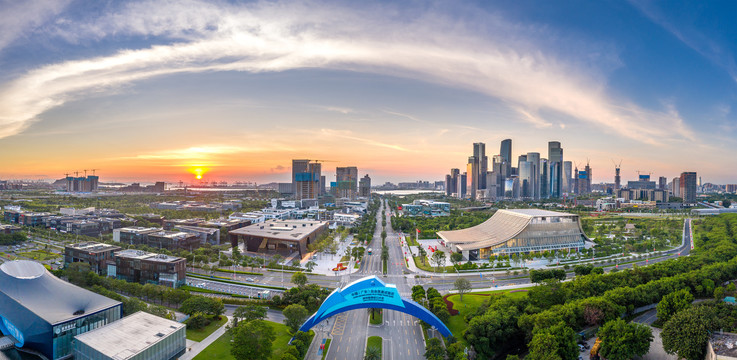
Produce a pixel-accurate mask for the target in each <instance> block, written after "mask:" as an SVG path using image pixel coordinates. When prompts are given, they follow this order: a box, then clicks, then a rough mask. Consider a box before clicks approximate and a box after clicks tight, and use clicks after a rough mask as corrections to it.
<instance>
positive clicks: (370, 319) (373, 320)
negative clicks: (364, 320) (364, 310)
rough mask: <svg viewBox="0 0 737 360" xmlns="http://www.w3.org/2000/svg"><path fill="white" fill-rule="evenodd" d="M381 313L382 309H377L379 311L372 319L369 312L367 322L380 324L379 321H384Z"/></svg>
mask: <svg viewBox="0 0 737 360" xmlns="http://www.w3.org/2000/svg"><path fill="white" fill-rule="evenodd" d="M383 313H384V311H383V310H381V309H379V311H377V312H376V314H375V315H374V318H373V319H372V318H371V313H369V323H371V325H381V323H383V322H384V319H383V317H384V314H383Z"/></svg>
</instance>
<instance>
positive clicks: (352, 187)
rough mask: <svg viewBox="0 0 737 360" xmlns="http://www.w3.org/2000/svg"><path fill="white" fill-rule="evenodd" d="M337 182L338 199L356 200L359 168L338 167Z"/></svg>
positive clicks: (336, 169) (336, 172)
mask: <svg viewBox="0 0 737 360" xmlns="http://www.w3.org/2000/svg"><path fill="white" fill-rule="evenodd" d="M335 181H336V183H337V185H338V195H337V196H338V197H342V198H348V199H351V200H355V199H356V194H357V186H358V168H357V167H355V166H346V167H336V168H335Z"/></svg>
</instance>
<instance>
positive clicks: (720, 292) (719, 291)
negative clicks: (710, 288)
mask: <svg viewBox="0 0 737 360" xmlns="http://www.w3.org/2000/svg"><path fill="white" fill-rule="evenodd" d="M714 299H716V300H722V299H724V288H723V287H721V286H718V287H717V288H716V289H714Z"/></svg>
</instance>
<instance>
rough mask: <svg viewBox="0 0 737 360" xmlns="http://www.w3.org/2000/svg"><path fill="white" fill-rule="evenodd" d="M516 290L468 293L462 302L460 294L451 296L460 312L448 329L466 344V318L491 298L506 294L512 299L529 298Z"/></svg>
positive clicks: (449, 298)
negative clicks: (464, 332)
mask: <svg viewBox="0 0 737 360" xmlns="http://www.w3.org/2000/svg"><path fill="white" fill-rule="evenodd" d="M510 291H515V290H494V291H484V292H476V293H467V294H464V295H463V301H461V296H460V295H458V294H454V295H451V296H448V301H450V302H451V303H453V309H455V310H458V312H459V314H458V315H455V316H451V317H450V320H448V323H447V324H446V325H448V329H450V332H452V333H453V336H455V337H456V339H458V341H460V342H463V343H464V344H465V340H464V339H463V336H462V335H463V330H465V329H466V328H467V327H468V324H467V323H466V319H465V316H466V315H467V314H469V313H473V312H474V311H476V309H478V307H479V306H481V304H482V303H483V302H484V300H487V299H489V298H490V297H491V296H498V295H502V294H506V296H511V297H524V296H527V292H524V291H515V292H510Z"/></svg>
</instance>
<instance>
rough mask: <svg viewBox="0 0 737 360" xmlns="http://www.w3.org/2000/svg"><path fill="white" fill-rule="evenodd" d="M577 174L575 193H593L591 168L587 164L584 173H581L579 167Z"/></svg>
mask: <svg viewBox="0 0 737 360" xmlns="http://www.w3.org/2000/svg"><path fill="white" fill-rule="evenodd" d="M574 173H575V174H576V181H575V184H574V185H575V188H574V192H575V193H576V194H579V195H580V194H588V193H590V192H591V167H590V166H589V164H588V163H587V164H586V167H584V169H583V171H579V170H578V167H576V170H575V172H574Z"/></svg>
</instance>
